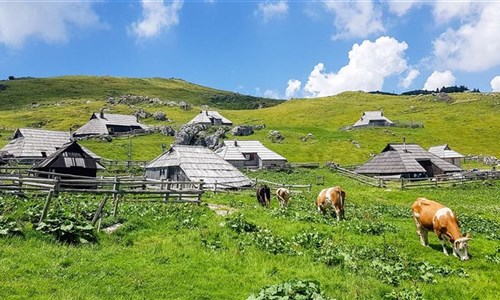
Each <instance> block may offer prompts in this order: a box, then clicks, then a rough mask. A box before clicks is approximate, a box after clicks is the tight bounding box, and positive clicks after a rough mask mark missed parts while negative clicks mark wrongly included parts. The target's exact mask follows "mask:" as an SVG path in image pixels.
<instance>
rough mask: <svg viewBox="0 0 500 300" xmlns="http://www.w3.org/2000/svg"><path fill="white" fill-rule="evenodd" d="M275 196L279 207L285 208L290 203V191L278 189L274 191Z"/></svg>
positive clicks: (282, 188)
mask: <svg viewBox="0 0 500 300" xmlns="http://www.w3.org/2000/svg"><path fill="white" fill-rule="evenodd" d="M276 196H277V197H278V201H279V202H280V207H285V206H287V205H288V203H289V202H290V191H289V190H288V189H286V188H284V187H281V188H278V189H277V190H276Z"/></svg>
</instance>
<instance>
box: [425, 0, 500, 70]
mask: <svg viewBox="0 0 500 300" xmlns="http://www.w3.org/2000/svg"><path fill="white" fill-rule="evenodd" d="M457 5H458V4H457ZM449 7H453V5H449ZM473 7H474V8H475V9H473ZM469 8H471V9H470V10H469V11H468V13H469V15H467V18H465V15H464V14H465V12H463V11H461V10H456V9H453V10H452V11H451V12H449V11H448V12H447V14H446V16H447V17H448V18H451V17H450V16H454V17H459V18H461V19H463V18H465V19H463V22H462V25H461V26H460V28H458V29H457V30H454V29H452V28H448V30H447V31H446V32H444V33H443V34H441V35H440V36H439V38H437V39H436V40H435V41H434V55H435V58H436V62H437V64H438V65H440V66H442V67H445V68H449V69H452V70H463V71H468V72H479V71H484V70H487V69H490V68H492V67H494V66H497V65H500V39H499V38H498V37H499V33H500V21H499V20H500V2H488V3H485V2H481V3H474V4H469Z"/></svg>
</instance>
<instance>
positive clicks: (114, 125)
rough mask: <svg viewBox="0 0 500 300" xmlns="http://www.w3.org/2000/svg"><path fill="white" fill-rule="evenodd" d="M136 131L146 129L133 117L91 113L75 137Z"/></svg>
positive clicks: (146, 127)
mask: <svg viewBox="0 0 500 300" xmlns="http://www.w3.org/2000/svg"><path fill="white" fill-rule="evenodd" d="M136 129H144V130H146V129H148V126H146V125H144V124H141V123H139V122H138V121H137V118H136V117H135V116H131V115H121V114H105V113H104V112H102V111H101V112H100V113H93V114H92V116H91V117H90V120H89V121H88V122H87V123H86V124H85V125H83V126H82V127H80V128H78V130H77V131H76V132H75V136H85V135H108V134H113V133H115V132H128V131H132V130H136Z"/></svg>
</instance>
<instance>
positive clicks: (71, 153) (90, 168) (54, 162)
mask: <svg viewBox="0 0 500 300" xmlns="http://www.w3.org/2000/svg"><path fill="white" fill-rule="evenodd" d="M32 169H34V170H38V171H44V172H52V173H60V174H71V175H80V176H89V177H95V176H96V172H97V170H101V169H104V167H103V166H102V165H101V164H99V162H98V161H97V160H96V159H95V158H94V157H92V156H90V155H89V154H88V153H87V152H85V150H83V149H82V147H81V146H80V145H78V143H76V142H75V141H72V142H69V143H67V144H64V145H63V146H62V147H61V148H59V149H58V150H57V151H55V152H54V153H52V154H51V155H49V156H48V157H47V158H46V159H44V160H42V161H40V162H38V163H37V164H35V165H34V166H33V168H32Z"/></svg>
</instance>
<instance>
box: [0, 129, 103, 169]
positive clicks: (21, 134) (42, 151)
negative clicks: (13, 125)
mask: <svg viewBox="0 0 500 300" xmlns="http://www.w3.org/2000/svg"><path fill="white" fill-rule="evenodd" d="M70 141H71V134H70V133H69V132H64V131H52V130H43V129H32V128H19V129H17V130H16V131H15V132H14V135H13V136H12V139H11V141H10V142H9V143H8V144H7V145H5V146H4V147H3V148H2V149H0V151H3V152H6V153H8V154H9V155H11V156H12V158H13V159H15V160H16V161H18V162H20V163H23V164H32V163H34V162H37V161H39V160H41V159H45V158H47V156H49V155H51V154H52V153H54V152H56V151H57V150H58V149H59V148H60V147H62V146H63V145H64V144H66V143H69V142H70ZM82 149H83V150H84V151H85V152H86V153H87V154H89V155H90V156H92V157H94V158H96V159H99V156H97V155H96V154H94V153H92V152H91V151H90V150H89V149H87V148H85V147H82Z"/></svg>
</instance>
